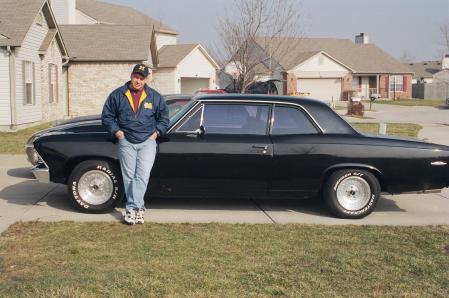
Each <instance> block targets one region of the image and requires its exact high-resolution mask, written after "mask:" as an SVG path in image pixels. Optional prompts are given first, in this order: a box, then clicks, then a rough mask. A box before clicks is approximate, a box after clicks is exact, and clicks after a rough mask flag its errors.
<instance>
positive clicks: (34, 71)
mask: <svg viewBox="0 0 449 298" xmlns="http://www.w3.org/2000/svg"><path fill="white" fill-rule="evenodd" d="M31 66H32V67H33V99H32V101H33V104H36V69H35V67H34V62H32V63H31Z"/></svg>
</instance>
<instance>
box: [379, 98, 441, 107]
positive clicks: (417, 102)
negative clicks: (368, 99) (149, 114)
mask: <svg viewBox="0 0 449 298" xmlns="http://www.w3.org/2000/svg"><path fill="white" fill-rule="evenodd" d="M374 103H376V104H389V105H397V106H429V107H437V106H444V105H445V101H444V99H397V100H391V99H388V100H376V101H375V102H374Z"/></svg>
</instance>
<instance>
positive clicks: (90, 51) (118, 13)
mask: <svg viewBox="0 0 449 298" xmlns="http://www.w3.org/2000/svg"><path fill="white" fill-rule="evenodd" d="M51 3H52V8H53V9H54V11H55V15H56V19H57V20H59V24H61V25H60V30H61V34H62V37H63V39H64V42H65V44H66V46H67V51H68V54H69V56H70V61H69V63H68V65H67V81H68V111H69V112H68V115H69V116H81V115H88V114H92V113H99V112H100V111H101V108H102V106H103V104H104V101H105V99H106V97H107V96H108V95H109V93H110V92H111V91H112V90H114V89H115V88H117V87H118V86H120V85H121V84H123V83H124V82H126V81H127V80H129V75H130V72H131V69H132V67H133V65H135V64H136V63H145V64H147V65H149V66H150V67H152V68H153V75H152V81H151V82H150V85H151V86H152V87H153V88H155V89H156V90H158V91H159V92H160V93H162V94H172V93H194V92H195V91H197V90H198V89H216V88H217V78H216V70H217V69H218V68H219V67H218V65H217V63H216V62H215V61H214V60H213V59H212V58H211V57H210V55H209V54H208V53H207V51H206V50H205V49H204V48H203V47H202V46H201V45H199V44H177V35H178V34H177V33H176V31H175V30H173V29H172V28H170V27H168V26H167V25H165V24H162V23H160V22H157V21H155V20H154V19H152V18H151V17H149V16H147V15H145V14H142V13H141V12H139V11H137V10H134V9H132V8H130V7H125V6H120V5H115V4H110V3H104V2H100V1H95V0H51ZM136 32H138V33H137V34H136Z"/></svg>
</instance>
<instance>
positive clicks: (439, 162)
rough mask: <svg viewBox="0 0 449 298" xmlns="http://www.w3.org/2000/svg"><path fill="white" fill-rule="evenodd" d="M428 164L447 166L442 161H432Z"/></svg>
mask: <svg viewBox="0 0 449 298" xmlns="http://www.w3.org/2000/svg"><path fill="white" fill-rule="evenodd" d="M430 164H431V165H432V166H445V165H447V162H444V161H433V162H431V163H430Z"/></svg>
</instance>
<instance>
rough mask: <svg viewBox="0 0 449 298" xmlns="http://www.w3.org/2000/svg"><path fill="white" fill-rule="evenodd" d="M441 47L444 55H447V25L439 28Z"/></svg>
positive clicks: (448, 33) (448, 39) (448, 38)
mask: <svg viewBox="0 0 449 298" xmlns="http://www.w3.org/2000/svg"><path fill="white" fill-rule="evenodd" d="M439 29H440V34H441V46H442V48H443V51H444V54H447V53H449V23H446V24H443V25H441V26H440V28H439Z"/></svg>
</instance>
